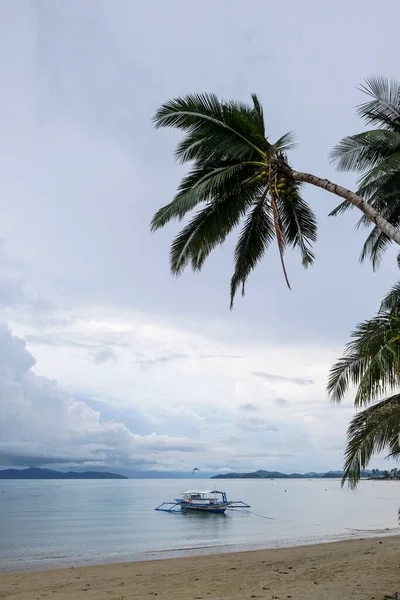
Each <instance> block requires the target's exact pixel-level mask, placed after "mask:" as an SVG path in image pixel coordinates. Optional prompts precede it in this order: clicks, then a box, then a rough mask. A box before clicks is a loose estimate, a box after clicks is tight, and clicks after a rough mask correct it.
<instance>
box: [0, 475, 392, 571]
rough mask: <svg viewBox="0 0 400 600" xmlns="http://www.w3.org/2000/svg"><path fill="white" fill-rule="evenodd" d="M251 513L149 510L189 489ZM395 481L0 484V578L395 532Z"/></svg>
mask: <svg viewBox="0 0 400 600" xmlns="http://www.w3.org/2000/svg"><path fill="white" fill-rule="evenodd" d="M215 486H217V488H218V489H220V490H223V491H226V492H227V494H228V499H231V500H244V501H245V502H247V503H248V504H250V505H251V508H250V509H247V510H245V509H240V510H239V509H236V510H230V511H227V513H226V514H225V515H216V514H198V513H187V514H182V513H178V514H169V513H163V512H157V511H155V510H154V509H155V507H157V506H158V505H159V504H160V503H161V502H163V501H167V500H172V499H173V498H175V497H177V496H179V495H180V493H181V492H183V491H186V490H187V489H189V490H190V489H193V488H194V489H203V488H204V490H207V489H213V488H215ZM399 506H400V481H389V482H380V481H371V480H369V481H361V482H360V484H359V487H358V489H357V490H356V491H354V492H353V491H350V490H349V489H346V488H343V489H342V488H341V486H340V481H339V480H334V479H318V480H316V479H314V480H308V479H290V480H284V479H276V480H269V479H261V480H257V479H255V480H249V479H241V480H240V479H239V480H229V479H227V480H207V479H205V480H200V479H198V478H197V479H196V480H195V479H194V478H192V479H190V480H187V481H186V480H182V479H179V480H173V479H162V480H161V479H153V480H151V479H146V480H139V479H125V480H61V481H57V480H17V481H15V480H13V481H10V480H3V481H0V572H16V571H24V570H37V569H50V568H58V567H71V566H78V565H90V564H102V563H109V562H120V561H138V560H149V559H161V558H166V557H181V556H186V555H200V554H205V553H219V552H233V551H240V550H254V549H261V548H276V547H282V546H295V545H301V544H310V543H319V542H329V541H334V540H344V539H351V538H366V537H374V536H381V535H395V534H398V533H400V530H399V529H398V522H397V510H398V508H399Z"/></svg>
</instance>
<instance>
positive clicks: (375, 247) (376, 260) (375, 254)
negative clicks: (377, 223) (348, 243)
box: [359, 227, 392, 271]
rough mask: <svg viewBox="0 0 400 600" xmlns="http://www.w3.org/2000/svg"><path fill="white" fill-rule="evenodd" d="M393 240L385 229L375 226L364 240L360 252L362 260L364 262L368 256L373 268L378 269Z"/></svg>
mask: <svg viewBox="0 0 400 600" xmlns="http://www.w3.org/2000/svg"><path fill="white" fill-rule="evenodd" d="M391 242H392V240H391V239H390V238H389V237H388V236H387V235H386V234H385V233H383V231H381V230H380V229H378V228H377V227H374V228H373V229H372V231H371V233H370V234H369V235H368V237H367V239H366V240H365V242H364V245H363V247H362V250H361V254H360V258H359V260H360V262H361V263H362V262H364V261H365V260H366V259H367V258H369V259H370V260H371V263H372V268H373V270H374V271H376V270H377V269H378V268H379V266H380V264H381V262H382V258H383V255H384V254H385V252H386V250H387V248H388V246H389V245H390V244H391Z"/></svg>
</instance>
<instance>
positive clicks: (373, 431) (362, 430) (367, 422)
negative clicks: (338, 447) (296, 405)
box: [342, 394, 400, 489]
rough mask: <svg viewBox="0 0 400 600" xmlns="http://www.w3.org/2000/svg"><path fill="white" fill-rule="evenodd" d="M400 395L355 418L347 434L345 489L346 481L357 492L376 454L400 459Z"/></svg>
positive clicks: (377, 404) (343, 481)
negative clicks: (366, 469)
mask: <svg viewBox="0 0 400 600" xmlns="http://www.w3.org/2000/svg"><path fill="white" fill-rule="evenodd" d="M399 432H400V394H396V395H394V396H391V397H389V398H386V399H385V400H382V401H381V402H377V403H376V404H374V405H372V406H370V407H369V408H367V409H365V410H363V411H362V412H360V413H358V414H357V415H355V417H353V419H352V421H351V422H350V425H349V428H348V431H347V448H346V452H345V465H344V474H343V479H342V485H344V483H345V482H346V481H347V482H348V484H349V485H350V487H351V488H353V489H354V488H355V487H356V485H357V483H358V481H359V479H360V475H361V469H365V468H366V467H367V466H368V463H369V461H370V460H371V458H372V456H373V455H374V454H377V453H379V452H382V451H383V450H385V449H388V450H389V456H390V457H391V458H397V459H398V458H399V456H400V446H399Z"/></svg>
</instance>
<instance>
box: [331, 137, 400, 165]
mask: <svg viewBox="0 0 400 600" xmlns="http://www.w3.org/2000/svg"><path fill="white" fill-rule="evenodd" d="M399 150H400V133H397V132H395V131H388V130H382V129H377V130H371V131H365V132H363V133H359V134H357V135H352V136H348V137H345V138H343V139H342V140H341V141H340V142H339V143H338V144H337V145H336V146H335V147H334V148H333V150H332V151H331V153H330V161H331V162H332V163H333V164H335V166H336V168H337V169H338V170H339V171H358V172H361V173H363V172H365V171H366V170H368V169H371V168H373V167H376V166H377V165H379V163H380V162H381V161H382V160H384V159H386V158H389V157H390V156H391V155H392V154H393V153H395V152H398V151H399Z"/></svg>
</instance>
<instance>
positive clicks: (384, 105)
mask: <svg viewBox="0 0 400 600" xmlns="http://www.w3.org/2000/svg"><path fill="white" fill-rule="evenodd" d="M361 90H362V91H363V92H364V93H365V94H366V95H368V96H369V97H370V98H371V99H370V100H369V101H368V102H366V103H364V104H361V105H360V106H359V107H358V114H359V115H360V117H361V118H363V119H364V120H365V121H366V123H368V124H370V125H371V124H372V125H374V126H376V127H378V129H375V130H370V131H366V132H363V133H360V134H357V135H353V136H348V137H346V138H344V139H343V140H341V142H339V144H337V145H336V146H335V148H334V149H333V150H332V152H331V160H332V162H333V163H334V164H335V165H336V167H337V169H338V170H341V171H353V172H356V173H359V174H360V179H359V181H358V186H359V187H358V190H357V194H358V195H360V196H362V197H363V198H364V199H365V200H366V201H368V202H369V203H370V204H371V205H372V206H373V207H374V208H375V209H376V210H377V211H378V213H379V214H381V215H382V216H383V217H384V218H385V219H386V220H387V221H388V222H389V223H390V224H391V225H393V226H395V227H398V226H399V224H400V83H398V82H395V81H390V80H388V79H386V78H384V77H374V78H370V79H367V80H366V82H365V84H364V85H363V86H362V87H361ZM352 206H353V205H352V204H351V203H350V202H348V201H346V200H345V201H344V202H342V203H341V204H339V205H338V206H337V207H336V208H335V209H334V210H333V211H331V213H330V216H338V215H340V214H343V213H344V212H346V211H347V210H348V209H349V208H351V207H352ZM360 224H365V225H368V226H369V227H370V226H371V220H368V219H365V218H361V219H360ZM391 243H392V240H391V239H390V238H389V237H388V236H387V235H386V234H384V233H382V234H381V231H380V230H379V231H378V229H377V228H376V227H374V228H373V230H372V231H371V233H370V234H369V236H368V238H367V240H366V242H365V244H364V247H363V250H362V253H361V257H360V259H361V261H363V260H365V258H367V257H368V258H370V259H371V261H372V265H373V268H374V269H376V268H377V267H378V266H379V264H380V261H381V259H382V256H383V254H384V253H385V251H386V249H387V248H388V246H389V245H390V244H391Z"/></svg>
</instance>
